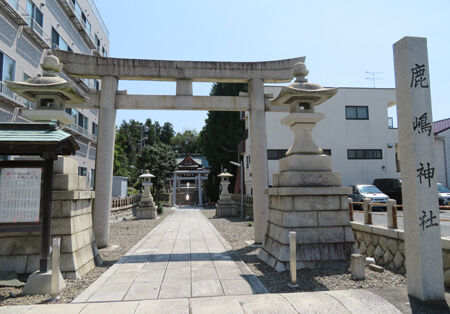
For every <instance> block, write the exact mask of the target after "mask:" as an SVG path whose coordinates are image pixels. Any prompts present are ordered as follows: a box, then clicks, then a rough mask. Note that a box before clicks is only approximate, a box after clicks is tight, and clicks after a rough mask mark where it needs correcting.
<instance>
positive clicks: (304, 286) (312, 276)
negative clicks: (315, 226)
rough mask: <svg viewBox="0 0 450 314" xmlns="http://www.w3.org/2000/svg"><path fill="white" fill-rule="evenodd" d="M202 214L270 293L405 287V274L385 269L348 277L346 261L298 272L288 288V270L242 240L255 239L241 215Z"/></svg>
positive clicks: (367, 271)
mask: <svg viewBox="0 0 450 314" xmlns="http://www.w3.org/2000/svg"><path fill="white" fill-rule="evenodd" d="M203 214H204V215H205V216H206V217H208V218H209V221H210V222H211V223H212V224H213V225H214V227H216V229H217V230H218V231H219V232H220V234H221V235H222V236H223V237H224V238H225V240H227V241H228V242H229V243H230V245H231V247H232V248H233V249H234V252H235V254H236V255H237V256H239V258H240V259H241V260H243V261H244V262H245V263H246V264H247V266H248V267H249V268H250V269H251V270H252V271H253V273H254V274H255V275H256V276H258V278H259V279H260V280H261V282H262V283H263V284H264V286H265V287H266V288H267V289H268V290H269V291H270V292H271V293H283V292H300V291H323V290H342V289H355V288H394V287H406V277H405V276H403V275H401V274H396V273H393V272H391V271H389V270H385V271H384V272H383V273H377V272H374V271H371V270H370V269H368V268H366V279H365V280H363V281H353V280H351V279H350V272H349V264H348V263H330V264H327V265H326V266H325V265H324V266H323V267H321V268H318V269H314V270H312V269H302V270H298V271H297V283H298V285H299V287H298V288H290V287H288V285H287V284H288V282H289V272H288V271H285V272H283V273H278V272H276V271H275V270H274V269H273V268H271V267H269V266H267V265H266V264H265V263H263V262H261V261H260V260H259V259H258V258H257V254H258V252H259V248H255V247H251V246H250V245H249V244H248V243H245V241H254V234H253V224H252V222H251V221H248V220H242V219H240V218H233V217H229V218H228V217H227V218H214V215H215V209H207V210H204V211H203Z"/></svg>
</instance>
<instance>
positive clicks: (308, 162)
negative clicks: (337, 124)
mask: <svg viewBox="0 0 450 314" xmlns="http://www.w3.org/2000/svg"><path fill="white" fill-rule="evenodd" d="M293 75H294V77H295V81H294V82H293V83H292V84H290V85H289V86H287V87H283V89H282V90H281V92H280V94H279V96H278V97H277V98H276V99H273V100H271V104H272V105H273V106H289V114H288V115H287V116H286V117H285V118H284V119H283V120H282V121H281V123H282V124H284V125H287V126H289V127H290V129H291V130H292V132H293V133H294V143H293V144H292V146H291V147H290V148H289V150H288V151H287V153H286V157H284V158H282V159H280V160H279V169H280V172H279V173H277V174H274V175H273V180H272V182H273V186H272V187H270V188H269V189H268V195H269V201H270V206H269V221H268V228H267V229H266V230H267V231H266V235H265V237H264V246H263V248H262V249H261V251H260V253H259V255H258V257H259V258H260V259H261V260H263V261H264V262H266V263H268V264H269V265H270V266H272V267H274V268H275V269H276V270H278V271H284V270H286V269H287V268H288V267H289V232H291V231H295V232H297V242H296V243H297V245H296V247H297V257H296V260H297V268H305V267H306V268H314V267H317V266H319V265H320V264H322V263H323V262H327V261H338V260H349V259H350V255H351V253H352V247H353V233H352V229H351V227H350V219H349V213H348V199H347V195H348V194H350V188H347V187H342V186H341V174H340V173H336V172H333V171H332V167H331V156H327V155H324V154H323V152H322V150H321V149H320V148H319V147H318V146H317V145H316V143H315V142H314V140H313V138H312V134H311V132H312V130H313V128H314V126H315V124H316V123H317V122H319V121H320V120H322V119H323V118H324V114H322V113H317V112H315V111H314V108H315V106H318V105H319V104H321V103H323V102H324V101H326V100H327V99H329V98H331V97H332V96H333V95H335V94H336V92H337V89H336V88H323V87H322V86H320V85H319V84H314V83H309V82H308V80H307V79H306V78H305V77H306V76H307V75H308V70H307V68H306V66H305V64H304V63H297V64H296V65H295V66H294V69H293ZM330 118H333V117H330ZM330 136H332V135H330Z"/></svg>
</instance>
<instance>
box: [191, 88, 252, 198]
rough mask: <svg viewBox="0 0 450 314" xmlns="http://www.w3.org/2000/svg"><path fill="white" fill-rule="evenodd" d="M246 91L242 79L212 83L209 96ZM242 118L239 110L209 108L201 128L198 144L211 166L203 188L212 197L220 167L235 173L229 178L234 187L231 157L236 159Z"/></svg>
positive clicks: (242, 123)
mask: <svg viewBox="0 0 450 314" xmlns="http://www.w3.org/2000/svg"><path fill="white" fill-rule="evenodd" d="M241 91H242V92H246V91H247V84H243V83H215V84H214V85H213V87H212V89H211V93H210V95H211V96H238V95H239V92H241ZM244 128H245V126H244V121H243V120H241V119H240V114H239V112H232V111H209V112H208V117H207V119H206V120H205V126H204V127H203V129H202V131H201V132H200V139H199V141H200V146H201V150H202V151H203V152H204V154H205V156H206V158H207V159H208V162H209V164H210V166H211V171H210V173H209V175H208V182H207V185H206V189H207V192H208V195H209V197H210V199H211V200H212V201H216V200H217V199H218V196H219V180H218V178H217V175H218V174H219V173H220V171H221V169H222V167H223V168H227V169H228V172H230V173H232V174H233V175H234V177H233V178H232V179H231V180H230V181H231V184H230V188H231V189H233V187H234V182H235V178H236V172H237V171H236V170H237V169H236V167H234V166H231V165H230V161H231V160H233V161H237V159H238V157H239V156H238V153H237V146H238V144H239V142H240V141H241V140H243V138H244Z"/></svg>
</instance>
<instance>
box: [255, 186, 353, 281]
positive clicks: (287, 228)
mask: <svg viewBox="0 0 450 314" xmlns="http://www.w3.org/2000/svg"><path fill="white" fill-rule="evenodd" d="M347 193H348V188H342V187H297V188H270V189H269V199H270V205H269V206H270V209H269V212H270V216H269V222H268V229H267V232H266V235H265V238H264V247H263V248H262V249H261V251H260V253H259V255H258V257H259V258H260V259H261V260H263V261H264V262H266V263H267V264H269V265H270V266H271V267H274V268H275V269H276V270H277V271H280V272H281V271H285V270H287V269H289V258H290V253H289V252H290V251H289V232H291V231H295V232H296V233H297V245H296V247H297V268H298V269H301V268H314V267H317V266H318V265H319V264H321V263H323V262H327V261H344V260H349V259H350V255H351V253H352V250H353V242H354V239H353V233H352V229H351V227H350V223H349V222H350V219H349V214H348V199H347Z"/></svg>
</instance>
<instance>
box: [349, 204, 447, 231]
mask: <svg viewBox="0 0 450 314" xmlns="http://www.w3.org/2000/svg"><path fill="white" fill-rule="evenodd" d="M397 214H398V217H397V219H398V220H397V224H398V228H399V229H403V211H401V210H399V211H398V212H397ZM439 217H440V218H441V223H440V224H441V234H442V236H443V237H450V210H440V211H439ZM353 219H354V220H355V221H357V222H363V221H364V214H363V212H362V211H354V212H353ZM372 223H373V224H374V225H381V226H386V225H387V215H386V212H383V211H377V212H373V214H372Z"/></svg>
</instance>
